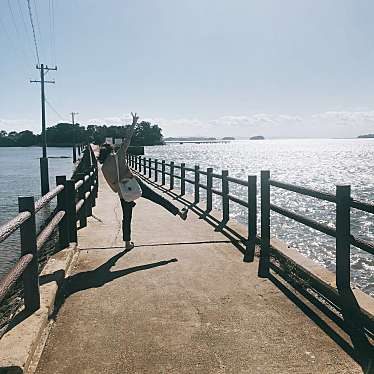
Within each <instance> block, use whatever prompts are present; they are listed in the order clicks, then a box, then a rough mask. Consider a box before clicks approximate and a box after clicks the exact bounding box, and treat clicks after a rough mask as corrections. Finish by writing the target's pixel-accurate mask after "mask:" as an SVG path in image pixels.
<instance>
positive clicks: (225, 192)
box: [222, 170, 230, 222]
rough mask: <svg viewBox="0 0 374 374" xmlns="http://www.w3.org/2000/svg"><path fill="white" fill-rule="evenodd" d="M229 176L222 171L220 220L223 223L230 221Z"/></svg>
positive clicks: (226, 172)
mask: <svg viewBox="0 0 374 374" xmlns="http://www.w3.org/2000/svg"><path fill="white" fill-rule="evenodd" d="M228 176H229V172H228V170H222V218H223V222H228V220H229V219H230V200H229V181H228V179H227V177H228Z"/></svg>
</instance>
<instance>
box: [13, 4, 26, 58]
mask: <svg viewBox="0 0 374 374" xmlns="http://www.w3.org/2000/svg"><path fill="white" fill-rule="evenodd" d="M8 8H9V13H10V15H11V18H12V23H13V26H14V29H15V30H16V34H17V39H18V40H19V44H20V45H21V46H20V50H21V51H22V54H23V58H24V59H25V60H26V59H27V58H28V56H27V53H26V52H25V48H24V45H23V44H22V38H21V33H20V32H19V29H18V26H17V22H16V18H15V17H14V13H13V8H12V6H11V5H10V0H8Z"/></svg>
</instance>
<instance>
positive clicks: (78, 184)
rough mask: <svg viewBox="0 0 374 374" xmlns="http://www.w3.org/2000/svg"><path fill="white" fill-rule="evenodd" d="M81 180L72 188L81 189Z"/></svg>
mask: <svg viewBox="0 0 374 374" xmlns="http://www.w3.org/2000/svg"><path fill="white" fill-rule="evenodd" d="M83 183H84V182H83V180H82V179H81V180H79V181H78V182H76V183H75V185H74V187H75V189H76V190H77V189H78V188H79V187H81V186H82V185H83Z"/></svg>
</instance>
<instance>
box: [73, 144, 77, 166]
mask: <svg viewBox="0 0 374 374" xmlns="http://www.w3.org/2000/svg"><path fill="white" fill-rule="evenodd" d="M76 162H77V150H76V148H75V144H73V163H74V164H75V163H76Z"/></svg>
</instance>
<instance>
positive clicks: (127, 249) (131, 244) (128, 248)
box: [125, 241, 135, 251]
mask: <svg viewBox="0 0 374 374" xmlns="http://www.w3.org/2000/svg"><path fill="white" fill-rule="evenodd" d="M134 247H135V245H134V243H133V242H130V241H129V242H125V250H126V251H130V250H131V249H133V248H134Z"/></svg>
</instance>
